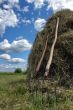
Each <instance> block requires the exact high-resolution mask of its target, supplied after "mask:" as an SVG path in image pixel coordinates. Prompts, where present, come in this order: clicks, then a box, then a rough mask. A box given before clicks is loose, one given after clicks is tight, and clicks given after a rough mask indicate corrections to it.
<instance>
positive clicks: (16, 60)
mask: <svg viewBox="0 0 73 110" xmlns="http://www.w3.org/2000/svg"><path fill="white" fill-rule="evenodd" d="M24 61H25V60H24V59H22V58H12V59H11V62H13V63H22V62H24Z"/></svg>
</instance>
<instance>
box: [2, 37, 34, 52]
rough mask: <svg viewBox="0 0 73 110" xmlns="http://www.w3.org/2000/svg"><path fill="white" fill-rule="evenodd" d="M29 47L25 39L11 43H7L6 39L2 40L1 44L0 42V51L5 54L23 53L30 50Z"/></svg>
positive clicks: (30, 45) (29, 44)
mask: <svg viewBox="0 0 73 110" xmlns="http://www.w3.org/2000/svg"><path fill="white" fill-rule="evenodd" d="M31 47H32V44H31V43H29V41H28V40H26V39H20V40H15V41H13V42H12V43H9V42H8V40H7V39H4V41H3V42H0V51H5V52H13V53H17V52H23V51H25V50H30V49H31Z"/></svg>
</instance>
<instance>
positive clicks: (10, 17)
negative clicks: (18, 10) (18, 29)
mask: <svg viewBox="0 0 73 110" xmlns="http://www.w3.org/2000/svg"><path fill="white" fill-rule="evenodd" d="M17 23H18V19H17V16H16V14H15V13H14V11H13V10H12V9H9V10H5V9H0V34H3V33H4V32H5V29H6V27H15V26H16V25H17Z"/></svg>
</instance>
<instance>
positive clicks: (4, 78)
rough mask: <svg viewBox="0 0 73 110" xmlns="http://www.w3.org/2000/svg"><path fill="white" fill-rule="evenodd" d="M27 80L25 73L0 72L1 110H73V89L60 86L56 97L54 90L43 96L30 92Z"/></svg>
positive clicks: (39, 93)
mask: <svg viewBox="0 0 73 110" xmlns="http://www.w3.org/2000/svg"><path fill="white" fill-rule="evenodd" d="M25 80H26V75H23V74H12V73H10V74H0V110H73V90H72V89H71V90H70V89H69V90H66V89H65V88H59V87H58V90H57V93H56V97H55V94H54V93H53V92H52V90H51V92H49V93H47V94H44V95H43V96H42V93H41V92H39V91H38V92H37V94H35V93H33V92H31V93H29V91H28V87H27V84H26V81H25ZM49 89H51V88H49ZM59 91H62V92H61V93H60V92H59ZM36 95H37V96H36ZM42 103H43V104H42Z"/></svg>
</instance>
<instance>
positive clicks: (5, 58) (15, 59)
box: [0, 54, 25, 63]
mask: <svg viewBox="0 0 73 110" xmlns="http://www.w3.org/2000/svg"><path fill="white" fill-rule="evenodd" d="M0 59H3V60H6V61H9V62H11V63H23V62H25V60H24V59H22V58H11V56H10V55H9V54H1V55H0Z"/></svg>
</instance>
